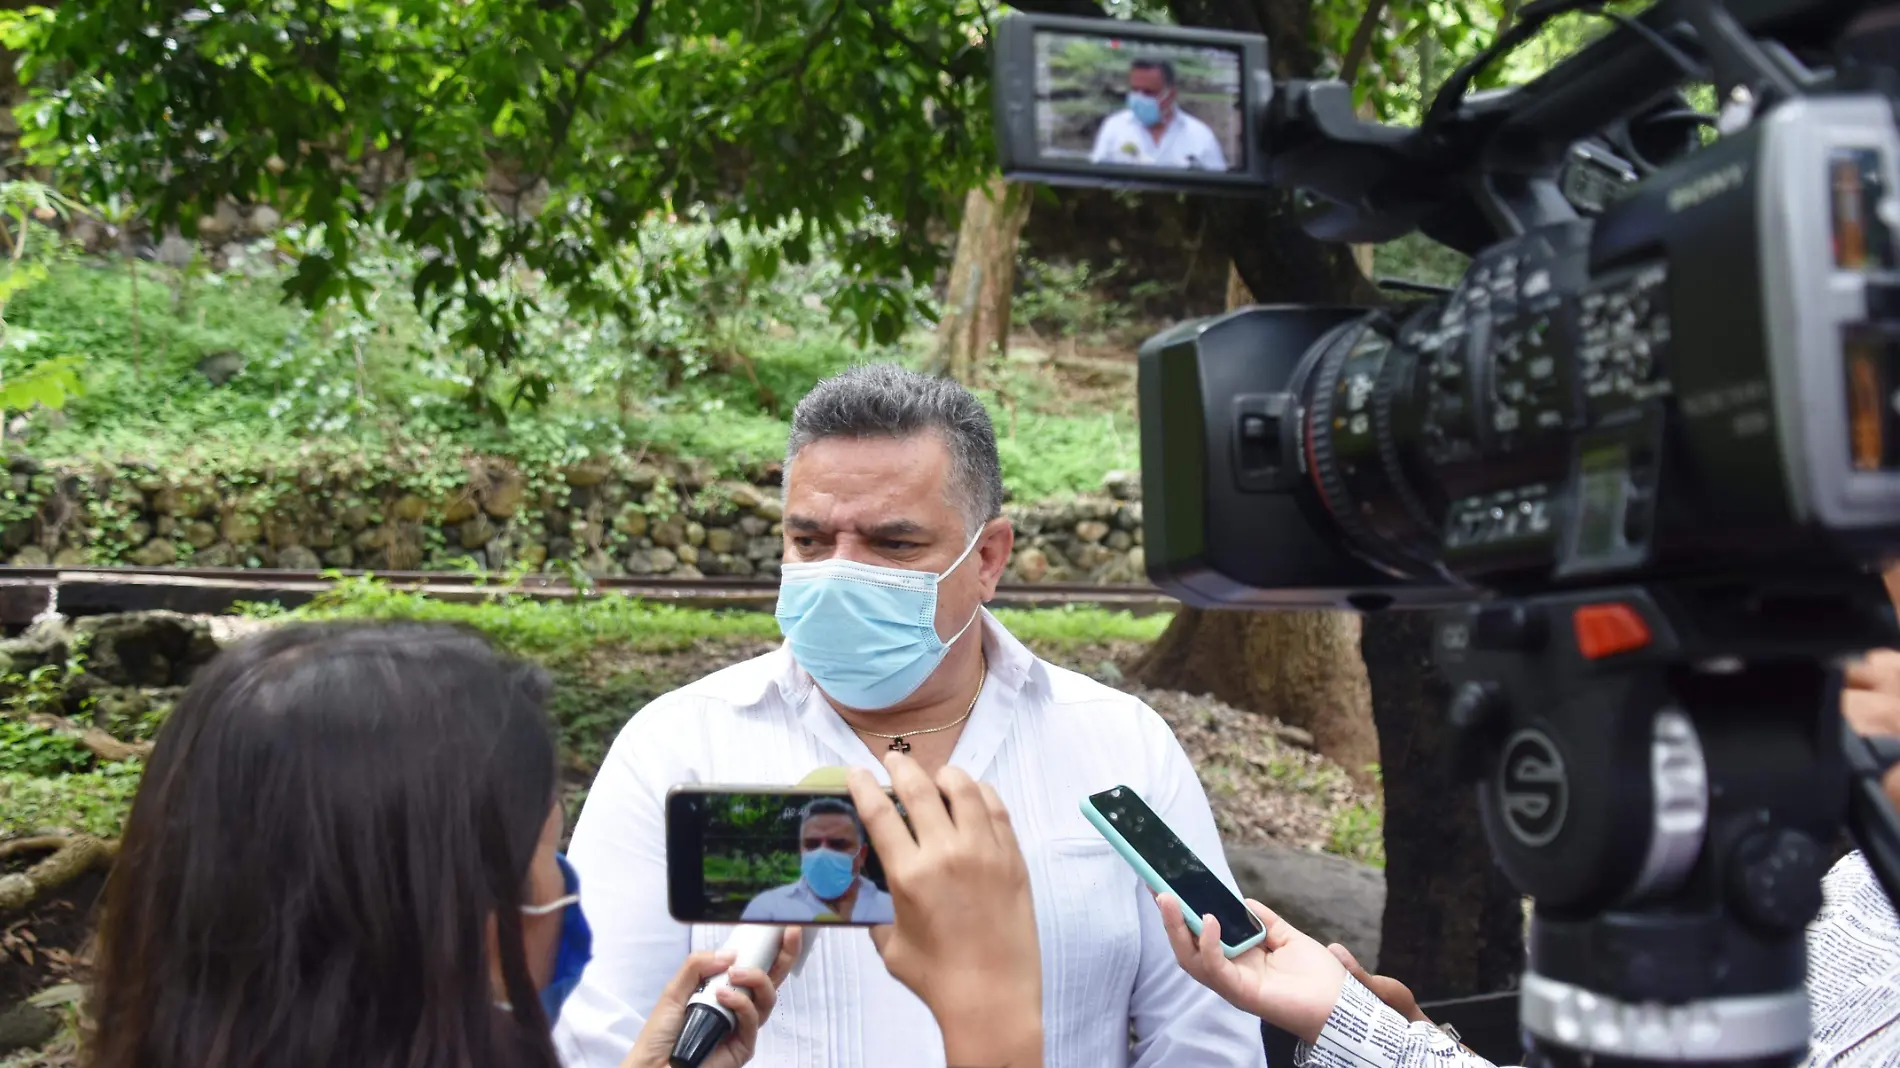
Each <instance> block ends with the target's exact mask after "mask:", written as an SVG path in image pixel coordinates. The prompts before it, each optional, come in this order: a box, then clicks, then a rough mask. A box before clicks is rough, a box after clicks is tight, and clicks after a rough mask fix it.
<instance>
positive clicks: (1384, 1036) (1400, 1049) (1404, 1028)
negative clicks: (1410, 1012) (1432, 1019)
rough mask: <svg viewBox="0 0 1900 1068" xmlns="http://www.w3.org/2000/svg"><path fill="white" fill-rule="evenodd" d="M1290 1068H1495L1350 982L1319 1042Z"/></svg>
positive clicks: (1302, 1049)
mask: <svg viewBox="0 0 1900 1068" xmlns="http://www.w3.org/2000/svg"><path fill="white" fill-rule="evenodd" d="M1293 1068H1494V1066H1493V1065H1492V1064H1491V1062H1490V1061H1487V1060H1485V1059H1484V1058H1483V1057H1480V1056H1478V1055H1477V1054H1475V1053H1473V1052H1471V1051H1470V1050H1468V1049H1466V1048H1465V1047H1464V1046H1462V1045H1459V1044H1458V1042H1457V1041H1456V1040H1454V1039H1453V1038H1452V1037H1451V1036H1450V1035H1448V1034H1446V1033H1445V1032H1443V1031H1441V1030H1439V1029H1438V1028H1437V1027H1435V1026H1433V1025H1431V1024H1429V1023H1424V1022H1420V1023H1413V1022H1411V1021H1408V1020H1407V1019H1406V1018H1405V1017H1403V1016H1401V1015H1399V1014H1398V1013H1397V1012H1395V1011H1393V1009H1392V1008H1391V1006H1389V1005H1387V1004H1386V1003H1385V1002H1383V1001H1380V1000H1379V998H1378V995H1376V994H1374V993H1373V992H1372V991H1370V990H1368V989H1366V987H1365V984H1363V983H1361V982H1359V981H1358V980H1357V979H1354V978H1352V977H1351V976H1347V977H1346V984H1345V985H1344V986H1343V987H1341V988H1340V990H1339V1000H1338V1001H1337V1002H1336V1003H1334V1005H1333V1014H1332V1015H1331V1016H1328V1017H1327V1018H1326V1026H1325V1027H1323V1028H1321V1029H1320V1033H1319V1038H1318V1040H1316V1041H1315V1042H1313V1043H1312V1044H1311V1045H1308V1044H1307V1043H1305V1042H1302V1043H1300V1044H1299V1046H1298V1047H1297V1048H1296V1049H1295V1050H1294V1052H1293Z"/></svg>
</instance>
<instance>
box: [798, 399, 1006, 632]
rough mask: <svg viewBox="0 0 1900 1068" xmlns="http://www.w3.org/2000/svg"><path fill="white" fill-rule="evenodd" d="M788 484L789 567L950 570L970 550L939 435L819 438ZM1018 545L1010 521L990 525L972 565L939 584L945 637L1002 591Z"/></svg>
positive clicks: (965, 563)
mask: <svg viewBox="0 0 1900 1068" xmlns="http://www.w3.org/2000/svg"><path fill="white" fill-rule="evenodd" d="M786 479H787V482H786V486H785V562H786V563H788V564H791V563H809V562H812V561H817V560H829V559H833V558H836V559H841V560H852V561H856V562H858V563H861V564H875V565H878V566H882V567H896V568H904V569H906V570H910V571H927V572H931V573H942V572H943V571H944V570H945V569H947V568H949V567H950V565H951V564H954V563H956V561H957V557H959V556H961V555H962V554H963V549H964V546H966V545H968V544H969V530H968V528H967V526H966V519H965V515H964V512H963V510H962V509H961V508H959V507H958V506H957V505H956V504H954V503H953V502H952V501H951V499H950V493H949V483H950V450H949V448H948V447H947V446H946V445H945V444H944V441H943V438H942V437H941V436H939V435H937V434H935V433H928V434H917V435H913V436H911V437H907V438H888V437H870V438H826V439H824V440H822V441H817V442H813V443H812V444H810V445H807V446H806V447H805V448H804V449H802V450H800V451H799V454H798V457H797V458H796V459H795V460H793V461H792V465H791V469H790V470H789V471H788V472H786ZM1013 540H1014V535H1013V534H1012V533H1011V532H1010V528H1009V523H1008V522H1007V521H1006V520H1002V519H996V520H992V521H990V522H989V523H987V524H985V525H984V528H983V530H982V532H981V533H979V535H978V537H977V545H976V548H975V549H974V550H972V551H971V553H970V557H969V559H966V560H964V561H963V563H962V564H961V565H960V566H959V567H958V568H957V569H956V570H955V571H954V572H952V573H950V574H949V575H948V576H946V577H945V578H944V580H943V582H942V583H941V584H940V585H939V586H938V588H937V589H938V593H937V633H938V635H940V636H942V637H944V638H949V637H951V636H953V635H955V634H956V633H957V631H958V630H960V629H962V627H963V625H964V624H965V623H967V622H969V620H970V617H971V615H972V614H973V613H975V612H976V609H977V606H978V605H979V604H981V603H982V602H984V601H987V600H989V598H990V597H991V596H993V595H994V594H995V592H996V583H997V580H998V579H999V578H1001V576H1002V572H1003V567H1004V565H1006V564H1007V563H1008V562H1009V551H1010V547H1011V545H1012V544H1013Z"/></svg>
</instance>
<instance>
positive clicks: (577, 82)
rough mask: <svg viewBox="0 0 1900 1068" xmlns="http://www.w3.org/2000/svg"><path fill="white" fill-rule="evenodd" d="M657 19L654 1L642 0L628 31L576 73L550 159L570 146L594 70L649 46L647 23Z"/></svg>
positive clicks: (550, 146) (552, 141)
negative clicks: (570, 135) (570, 133)
mask: <svg viewBox="0 0 1900 1068" xmlns="http://www.w3.org/2000/svg"><path fill="white" fill-rule="evenodd" d="M652 17H653V0H640V10H638V11H636V12H634V15H633V21H632V22H629V23H627V27H626V29H623V30H621V31H620V32H619V33H617V34H614V35H613V37H612V38H610V39H608V41H607V42H606V43H605V44H603V45H601V46H600V47H599V48H596V49H594V54H593V55H591V56H588V57H587V60H586V62H584V63H582V64H581V65H580V69H579V70H576V71H575V72H574V92H573V93H572V94H571V95H570V96H569V97H568V101H567V106H566V107H564V108H562V109H561V116H560V118H559V119H557V120H556V121H555V126H554V136H553V137H551V138H549V139H548V158H549V159H550V160H552V159H553V158H554V157H555V156H556V155H558V154H559V153H560V151H561V149H562V148H563V147H565V146H566V145H567V135H568V131H569V130H571V129H572V128H573V126H574V117H575V116H576V115H579V114H580V110H581V100H582V98H583V97H585V96H586V95H587V79H588V78H590V77H592V76H593V73H594V68H595V67H598V66H600V65H601V63H602V62H604V61H605V60H606V58H607V57H608V56H611V55H613V54H614V53H615V52H618V51H620V50H621V49H622V48H625V47H627V45H629V44H645V43H646V40H647V21H648V20H649V19H651V18H652Z"/></svg>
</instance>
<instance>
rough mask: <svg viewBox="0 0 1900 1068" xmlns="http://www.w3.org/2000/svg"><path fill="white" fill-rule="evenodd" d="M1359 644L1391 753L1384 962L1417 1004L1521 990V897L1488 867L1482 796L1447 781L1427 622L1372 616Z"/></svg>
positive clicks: (1441, 709)
mask: <svg viewBox="0 0 1900 1068" xmlns="http://www.w3.org/2000/svg"><path fill="white" fill-rule="evenodd" d="M1364 635H1365V636H1364V639H1363V642H1362V647H1363V649H1364V654H1365V665H1366V672H1367V675H1368V676H1369V677H1370V678H1371V682H1372V714H1373V719H1374V721H1375V722H1377V723H1378V726H1379V751H1380V752H1381V753H1382V754H1384V756H1385V894H1386V897H1385V901H1386V906H1385V918H1384V922H1383V923H1382V924H1381V925H1380V932H1379V946H1380V949H1379V964H1378V969H1379V971H1380V972H1381V973H1382V974H1385V975H1390V976H1392V977H1393V978H1395V979H1398V980H1400V981H1401V982H1403V983H1405V984H1406V985H1407V986H1409V987H1411V988H1412V993H1413V994H1415V995H1417V996H1418V998H1419V1000H1421V1001H1423V1000H1427V999H1440V998H1453V997H1466V996H1469V995H1472V994H1483V993H1489V992H1492V991H1496V990H1504V989H1508V988H1510V987H1514V986H1516V985H1517V978H1518V974H1519V972H1520V971H1521V970H1522V969H1523V965H1524V911H1523V904H1522V902H1523V897H1522V895H1520V894H1519V893H1518V892H1517V889H1516V888H1515V887H1513V886H1512V885H1511V883H1510V880H1508V879H1506V878H1505V877H1504V873H1503V872H1501V871H1499V870H1498V867H1497V865H1495V864H1493V863H1492V862H1491V852H1490V847H1489V846H1488V845H1487V844H1486V842H1485V838H1484V827H1483V825H1482V824H1481V823H1480V822H1479V821H1478V801H1477V794H1476V790H1475V789H1474V788H1473V787H1472V786H1471V785H1469V784H1466V783H1460V782H1458V781H1457V779H1456V778H1455V777H1454V775H1453V774H1452V757H1453V753H1452V733H1451V730H1450V728H1449V727H1448V725H1447V723H1446V719H1445V707H1446V703H1447V702H1448V700H1449V699H1450V694H1451V687H1450V685H1449V684H1448V683H1447V682H1446V681H1445V679H1444V676H1442V675H1440V674H1439V672H1438V669H1437V667H1436V666H1435V665H1433V663H1432V657H1431V651H1432V635H1431V614H1430V613H1427V612H1381V613H1376V614H1374V615H1371V616H1369V617H1367V618H1366V620H1365V626H1364Z"/></svg>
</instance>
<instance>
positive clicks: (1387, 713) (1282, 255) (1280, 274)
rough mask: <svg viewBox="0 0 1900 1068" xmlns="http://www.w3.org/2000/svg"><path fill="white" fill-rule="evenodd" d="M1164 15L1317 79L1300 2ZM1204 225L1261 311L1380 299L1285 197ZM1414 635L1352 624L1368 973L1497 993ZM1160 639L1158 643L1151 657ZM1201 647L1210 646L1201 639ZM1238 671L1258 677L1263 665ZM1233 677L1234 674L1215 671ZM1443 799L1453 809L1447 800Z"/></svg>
mask: <svg viewBox="0 0 1900 1068" xmlns="http://www.w3.org/2000/svg"><path fill="white" fill-rule="evenodd" d="M1169 6H1170V8H1171V10H1172V13H1173V14H1174V18H1175V21H1176V22H1177V23H1179V24H1181V25H1184V26H1207V27H1211V28H1216V29H1228V30H1240V31H1243V32H1248V33H1263V34H1266V35H1267V38H1268V39H1269V40H1271V41H1273V42H1274V49H1273V53H1272V58H1271V60H1270V62H1271V63H1272V67H1273V73H1274V75H1275V76H1276V77H1278V78H1311V77H1313V76H1314V73H1315V72H1316V71H1317V69H1318V66H1319V56H1318V54H1317V52H1316V50H1315V48H1314V46H1313V43H1312V42H1313V41H1314V39H1315V36H1314V33H1313V2H1312V0H1171V2H1170V5H1169ZM1210 214H1211V220H1212V223H1213V225H1212V227H1211V228H1210V230H1211V232H1212V233H1213V234H1216V235H1219V236H1220V237H1221V238H1222V239H1223V240H1224V241H1225V242H1226V252H1227V255H1228V257H1229V258H1230V259H1231V260H1232V261H1233V264H1234V268H1235V270H1236V271H1237V272H1238V273H1239V275H1240V277H1241V280H1242V281H1243V282H1244V283H1245V287H1244V288H1245V290H1246V291H1249V292H1251V293H1252V294H1253V295H1254V296H1256V297H1257V298H1259V299H1260V300H1261V301H1263V302H1265V303H1268V304H1282V303H1285V304H1295V303H1319V304H1334V305H1337V304H1376V303H1379V302H1380V299H1381V298H1380V294H1379V292H1378V290H1377V288H1375V287H1374V286H1373V285H1372V283H1371V281H1370V280H1369V279H1368V278H1367V277H1366V273H1365V272H1364V271H1362V270H1361V269H1360V266H1359V263H1358V262H1357V257H1356V256H1355V254H1354V251H1353V250H1352V249H1350V248H1348V247H1346V246H1344V245H1335V244H1323V243H1321V242H1318V241H1315V240H1313V239H1312V238H1311V237H1309V236H1308V235H1307V234H1306V233H1305V231H1304V230H1302V229H1301V228H1300V227H1299V225H1298V221H1297V214H1296V213H1295V211H1294V210H1293V204H1292V198H1291V196H1290V195H1288V194H1286V193H1278V194H1275V195H1270V196H1264V197H1254V198H1247V199H1238V198H1217V199H1215V200H1213V201H1211V202H1210ZM1182 615H1183V616H1184V617H1186V618H1185V619H1183V618H1180V617H1177V619H1176V621H1175V623H1174V624H1172V625H1171V626H1170V630H1171V631H1172V630H1174V628H1175V627H1180V628H1183V629H1185V628H1188V627H1195V628H1197V631H1198V630H1199V629H1201V624H1199V623H1198V622H1197V621H1196V618H1195V617H1197V616H1199V615H1200V613H1182ZM1220 615H1221V616H1222V617H1226V618H1243V619H1244V618H1247V617H1245V616H1241V615H1239V614H1235V615H1234V616H1231V617H1230V616H1228V614H1227V613H1221V614H1220ZM1426 624H1427V620H1426V619H1425V618H1423V617H1420V618H1416V619H1414V618H1408V617H1407V616H1404V615H1395V614H1389V613H1388V614H1382V615H1375V616H1372V617H1371V618H1369V619H1366V620H1365V621H1364V625H1363V627H1362V630H1363V632H1364V634H1363V637H1362V640H1361V642H1362V647H1363V652H1364V660H1363V661H1361V663H1360V666H1361V667H1365V668H1370V671H1368V675H1369V677H1370V680H1371V693H1372V716H1373V719H1374V722H1375V724H1376V725H1377V737H1378V743H1379V750H1380V754H1381V757H1382V761H1381V769H1382V776H1383V779H1384V782H1385V793H1386V804H1385V814H1386V815H1385V818H1386V825H1385V837H1386V851H1387V852H1386V855H1387V866H1386V898H1385V900H1386V914H1385V921H1384V930H1383V935H1382V945H1381V951H1380V955H1379V956H1380V960H1379V968H1380V970H1381V971H1383V972H1385V973H1386V974H1388V975H1391V976H1392V977H1393V978H1395V979H1398V980H1400V981H1401V982H1404V983H1406V984H1408V985H1410V986H1411V987H1412V989H1413V990H1414V991H1415V992H1416V993H1418V994H1419V995H1421V996H1423V997H1443V996H1446V995H1449V994H1459V993H1463V994H1469V993H1477V992H1480V991H1487V990H1500V989H1505V988H1507V987H1510V986H1512V985H1515V983H1516V980H1517V977H1518V974H1519V971H1520V969H1521V967H1522V963H1523V954H1522V946H1523V926H1522V925H1523V917H1522V914H1521V912H1520V911H1518V909H1519V905H1518V902H1519V900H1520V899H1519V898H1518V896H1517V894H1516V893H1515V891H1513V890H1511V889H1510V887H1509V884H1508V883H1507V882H1506V881H1505V880H1504V879H1503V877H1502V876H1501V875H1499V874H1498V872H1497V870H1496V868H1495V866H1494V865H1493V864H1492V863H1491V853H1490V849H1489V847H1488V845H1487V844H1486V843H1485V841H1484V837H1483V834H1482V832H1481V831H1479V830H1478V823H1477V808H1476V805H1475V803H1473V801H1472V800H1471V798H1470V793H1469V791H1463V792H1454V791H1452V790H1451V788H1450V785H1449V780H1448V777H1447V772H1446V769H1444V768H1443V767H1442V766H1441V764H1442V761H1441V759H1440V754H1443V753H1444V752H1445V751H1446V750H1447V749H1448V748H1449V745H1450V741H1449V736H1450V725H1449V724H1448V723H1447V722H1446V719H1445V690H1446V687H1445V684H1444V682H1443V680H1442V678H1441V677H1440V676H1439V675H1438V674H1437V672H1436V671H1435V670H1434V669H1433V667H1432V664H1431V662H1430V655H1431V644H1430V638H1429V634H1428V633H1427V626H1426ZM1214 626H1219V624H1214ZM1173 637H1174V638H1175V639H1176V640H1178V641H1185V640H1186V639H1185V637H1183V636H1181V635H1174V636H1173ZM1169 638H1170V635H1165V634H1164V635H1163V639H1162V645H1163V646H1166V645H1167V644H1168V642H1169ZM1201 640H1203V641H1212V640H1213V632H1212V631H1211V630H1209V632H1208V633H1207V635H1206V636H1204V637H1202V638H1201ZM1254 647H1255V648H1257V647H1258V646H1254ZM1248 648H1249V647H1248V645H1247V644H1246V643H1240V642H1236V643H1234V644H1233V645H1231V646H1229V649H1230V650H1231V653H1232V655H1244V654H1245V652H1246V651H1247V649H1248ZM1157 652H1160V649H1157ZM1247 663H1250V664H1251V665H1252V667H1253V668H1254V669H1257V670H1267V668H1268V664H1269V661H1263V660H1260V659H1254V660H1251V661H1249V662H1247ZM1247 670H1248V667H1247V664H1241V665H1235V666H1232V667H1229V668H1228V669H1227V671H1228V672H1229V673H1233V672H1244V671H1247ZM1349 766H1350V765H1349ZM1448 796H1451V797H1458V798H1460V799H1461V800H1460V801H1458V802H1456V803H1452V802H1448V800H1447V798H1448ZM1507 899H1508V905H1509V909H1510V916H1511V918H1510V922H1509V923H1508V924H1507V923H1504V922H1503V916H1504V910H1505V904H1504V902H1506V900H1507ZM1268 904H1272V902H1268ZM1348 948H1350V947H1348Z"/></svg>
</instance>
